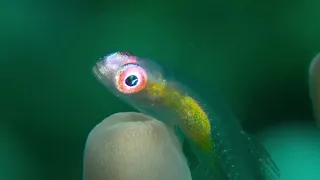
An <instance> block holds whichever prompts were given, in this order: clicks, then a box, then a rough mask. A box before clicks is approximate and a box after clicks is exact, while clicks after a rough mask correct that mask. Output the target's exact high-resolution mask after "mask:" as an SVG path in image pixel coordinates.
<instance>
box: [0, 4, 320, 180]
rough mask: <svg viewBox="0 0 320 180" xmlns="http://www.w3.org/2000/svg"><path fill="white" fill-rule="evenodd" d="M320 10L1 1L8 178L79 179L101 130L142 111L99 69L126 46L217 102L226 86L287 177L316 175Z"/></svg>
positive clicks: (1, 96) (0, 160)
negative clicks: (311, 71) (91, 140)
mask: <svg viewBox="0 0 320 180" xmlns="http://www.w3.org/2000/svg"><path fill="white" fill-rule="evenodd" d="M319 8H320V1H317V0H303V1H302V0H298V1H289V0H279V1H275V0H268V1H266V0H262V1H258V0H243V1H236V0H227V1H219V0H218V1H209V0H200V1H190V0H184V1H181V0H174V1H169V0H164V1H156V0H150V1H146V0H135V1H128V0H125V1H108V0H105V1H102V0H90V1H89V0H77V1H75V0H69V1H61V0H60V1H59V0H56V1H53V0H45V1H37V0H12V1H9V0H2V1H1V2H0V20H1V21H0V23H1V26H0V27H1V28H0V47H1V48H0V60H1V61H0V80H1V86H0V91H1V93H0V103H1V116H0V139H1V141H0V179H1V180H18V179H33V180H38V179H39V180H40V179H41V180H42V179H45V180H56V179H59V180H64V179H66V180H67V179H68V180H71V179H81V177H82V160H83V150H84V146H85V142H86V138H87V136H88V134H89V132H90V131H91V130H92V128H93V127H94V126H95V125H96V124H97V123H99V122H100V121H101V120H103V119H104V118H105V117H107V116H109V115H111V114H113V113H116V112H122V111H132V110H133V109H132V108H131V107H129V106H128V105H126V104H125V103H123V102H122V101H120V100H119V99H117V98H116V97H114V96H113V95H112V94H111V93H109V92H108V90H107V89H106V88H104V87H103V86H102V85H101V84H100V83H99V82H98V81H97V80H96V79H95V77H94V76H93V74H92V71H91V69H92V66H93V65H94V63H95V62H96V61H97V60H98V58H100V57H102V56H104V55H105V54H106V53H110V52H114V51H118V50H121V51H129V52H131V53H133V54H135V55H138V56H141V57H147V58H149V59H152V60H154V61H156V62H157V63H158V64H160V65H161V66H164V67H168V69H171V70H170V71H171V74H172V75H173V76H174V77H175V78H176V79H179V81H181V82H183V83H185V84H187V85H188V86H189V87H191V88H192V89H194V90H195V92H197V94H199V95H200V96H201V97H202V98H205V99H207V101H208V103H215V101H214V98H213V97H214V96H213V94H212V93H213V89H218V90H219V92H220V93H221V94H220V95H221V96H223V97H224V98H225V100H226V102H227V104H228V105H229V106H230V108H232V110H233V111H234V112H235V114H236V115H237V117H239V119H240V120H241V122H242V123H243V125H244V128H245V129H246V130H247V131H249V132H251V133H256V134H258V135H260V136H259V137H261V139H262V140H263V142H264V143H265V144H266V145H267V148H268V150H270V152H271V154H273V156H274V157H275V160H276V162H277V163H278V164H279V166H280V169H281V167H285V168H284V169H283V170H282V173H283V177H284V178H283V179H285V178H287V179H290V180H294V179H306V178H307V176H306V175H308V177H309V176H310V177H311V175H312V173H313V177H312V178H311V179H317V178H315V177H317V176H319V177H320V174H318V175H317V174H316V172H320V170H319V168H318V167H317V166H316V164H317V163H319V161H320V158H318V159H317V158H315V157H320V153H319V152H320V145H319V144H318V145H316V143H314V142H320V141H319V140H320V139H319V137H320V134H319V132H318V130H316V129H314V128H313V126H312V121H313V117H312V110H311V103H310V100H309V97H308V81H307V80H308V66H309V63H310V61H311V59H312V58H313V57H314V56H315V55H316V54H317V53H318V52H319V51H320V36H319V32H320V23H319V18H320V11H319ZM111 104H112V105H111ZM302 142H303V143H302ZM297 148H298V149H297ZM293 150H295V151H293ZM287 152H291V154H290V153H287ZM302 152H304V153H302ZM310 152H312V153H310ZM284 155H286V156H284ZM298 155H300V156H301V158H292V157H298ZM289 159H290V161H289ZM317 160H319V161H317ZM286 163H287V164H286ZM288 163H289V165H288ZM294 163H296V164H297V165H296V166H293V164H294ZM290 165H291V166H290ZM291 167H292V168H291ZM302 167H303V168H304V169H305V170H301V168H302ZM290 168H291V169H290ZM294 168H296V169H294ZM317 168H318V169H317ZM289 172H290V173H291V172H292V173H294V172H295V173H296V174H294V175H292V173H291V175H290V173H289ZM306 180H307V179H306Z"/></svg>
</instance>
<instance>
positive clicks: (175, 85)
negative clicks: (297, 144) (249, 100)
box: [93, 52, 279, 180]
mask: <svg viewBox="0 0 320 180" xmlns="http://www.w3.org/2000/svg"><path fill="white" fill-rule="evenodd" d="M93 71H94V74H95V75H96V76H97V78H98V79H99V80H100V82H101V83H103V84H104V85H105V86H106V87H107V88H108V89H109V90H110V91H111V92H112V93H114V94H115V95H116V96H118V97H120V98H121V99H123V100H124V101H125V102H126V103H128V104H130V105H131V106H132V107H134V108H135V109H137V110H138V111H140V112H142V113H144V114H147V115H150V116H152V117H154V118H155V119H158V120H160V121H163V122H164V123H165V124H167V125H168V126H174V127H176V128H177V133H178V134H179V135H181V137H182V138H181V139H183V138H185V139H186V141H187V143H188V144H189V145H190V147H191V149H192V152H193V153H194V155H195V156H196V159H197V165H196V167H195V168H194V170H193V179H195V180H196V179H201V180H275V179H277V178H278V177H279V170H278V168H277V166H276V165H275V163H274V162H273V160H272V159H271V157H270V155H269V153H268V152H267V151H266V150H265V148H264V147H263V146H262V145H261V144H260V143H258V142H256V141H255V140H253V139H252V138H251V137H249V135H248V134H246V133H245V132H244V131H243V130H242V128H241V126H240V124H239V122H238V120H237V119H236V117H235V116H234V115H233V113H232V112H231V111H230V110H229V109H228V108H225V105H224V104H223V103H222V101H220V100H218V99H219V98H217V102H214V103H216V105H215V106H214V107H215V108H213V110H210V108H209V107H208V106H207V104H206V103H204V101H203V100H201V98H199V97H198V96H197V95H196V94H195V93H193V92H192V91H191V90H190V89H189V88H187V87H186V86H184V85H182V84H181V83H179V82H178V81H176V80H173V79H169V78H168V77H166V76H165V74H164V73H163V71H162V69H161V67H160V66H159V65H157V64H156V63H155V62H154V61H151V60H147V59H142V58H139V57H136V56H133V55H131V54H129V53H124V52H116V53H113V54H110V55H107V56H105V57H104V58H102V59H101V60H100V61H99V62H97V64H96V66H95V67H94V69H93ZM218 103H219V104H218ZM220 103H221V104H220Z"/></svg>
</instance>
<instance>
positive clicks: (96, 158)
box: [83, 112, 191, 180]
mask: <svg viewBox="0 0 320 180" xmlns="http://www.w3.org/2000/svg"><path fill="white" fill-rule="evenodd" d="M83 175H84V177H83V179H84V180H191V173H190V170H189V167H188V164H187V161H186V158H185V156H184V154H183V152H182V150H181V145H180V143H179V141H178V139H177V137H176V135H175V134H174V131H173V129H171V128H168V127H167V126H165V125H164V124H163V123H162V122H160V121H158V120H156V119H154V118H152V117H149V116H146V115H143V114H141V113H133V112H132V113H131V112H128V113H116V114H113V115H111V116H109V117H108V118H106V119H105V120H103V121H102V122H101V123H100V124H98V125H97V126H96V127H95V128H94V129H93V130H92V131H91V133H90V134H89V136H88V139H87V143H86V147H85V154H84V174H83Z"/></svg>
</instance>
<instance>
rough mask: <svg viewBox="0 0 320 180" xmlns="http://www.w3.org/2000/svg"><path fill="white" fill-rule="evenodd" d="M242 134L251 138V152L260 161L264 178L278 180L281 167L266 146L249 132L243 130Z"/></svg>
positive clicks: (265, 179)
mask: <svg viewBox="0 0 320 180" xmlns="http://www.w3.org/2000/svg"><path fill="white" fill-rule="evenodd" d="M242 134H244V135H245V136H247V138H248V140H249V143H250V144H249V147H250V150H251V152H252V153H253V155H254V156H256V159H257V161H258V163H259V164H260V170H261V174H262V175H264V180H276V179H278V178H279V177H280V172H279V168H278V167H277V165H276V164H275V162H274V161H273V160H272V158H271V156H270V154H269V153H268V152H267V150H266V149H265V147H264V146H263V145H262V144H261V143H259V142H258V141H257V140H256V139H255V138H253V137H250V135H248V134H247V133H245V132H243V131H242Z"/></svg>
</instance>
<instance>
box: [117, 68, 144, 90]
mask: <svg viewBox="0 0 320 180" xmlns="http://www.w3.org/2000/svg"><path fill="white" fill-rule="evenodd" d="M146 84H147V73H146V71H145V70H144V69H143V68H142V67H141V66H139V65H138V64H134V63H130V64H125V65H123V66H122V67H121V68H120V69H119V70H118V72H117V74H116V77H115V85H116V87H117V89H118V90H119V91H120V92H122V93H124V94H132V93H137V92H139V91H141V90H142V89H143V88H144V87H145V85H146Z"/></svg>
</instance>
